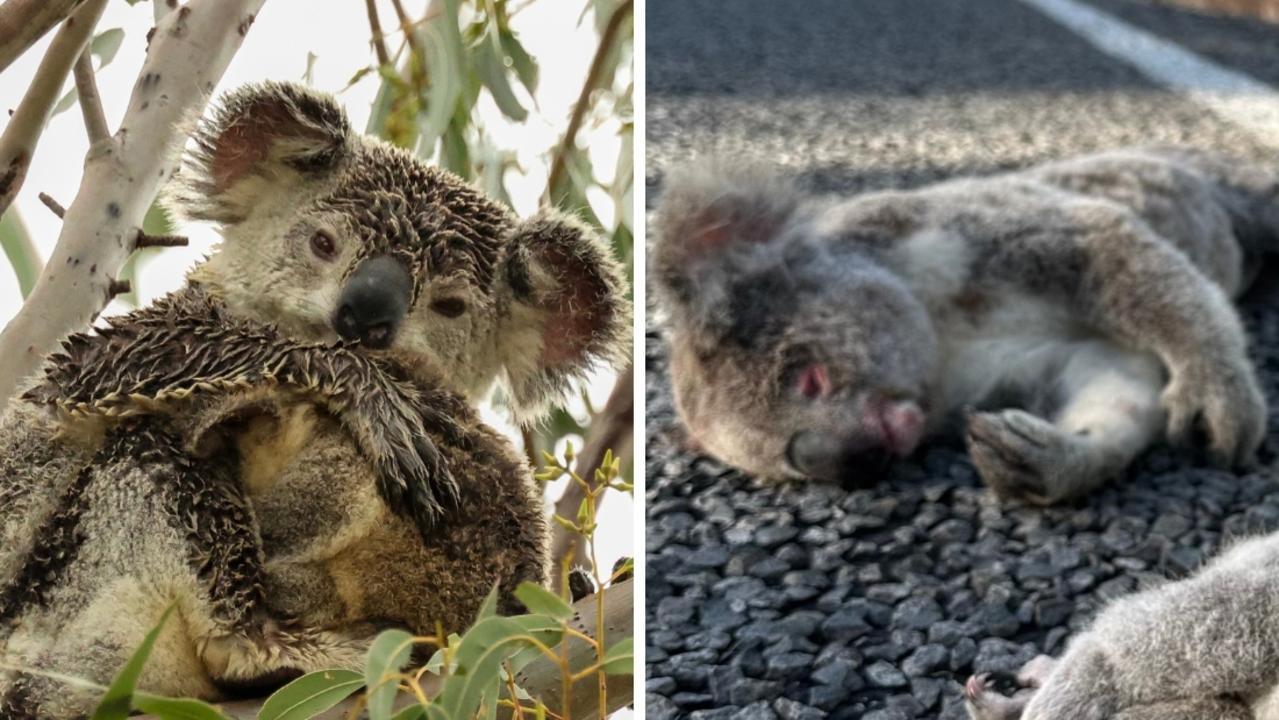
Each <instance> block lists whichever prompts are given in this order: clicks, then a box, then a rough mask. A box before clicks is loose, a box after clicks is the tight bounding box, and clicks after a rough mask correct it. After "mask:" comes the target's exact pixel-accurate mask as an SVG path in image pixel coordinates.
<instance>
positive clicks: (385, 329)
mask: <svg viewBox="0 0 1279 720" xmlns="http://www.w3.org/2000/svg"><path fill="white" fill-rule="evenodd" d="M197 142H198V145H199V148H200V150H199V152H198V153H197V154H196V156H195V157H194V158H193V160H194V162H193V165H192V167H191V168H190V169H189V170H188V171H187V172H185V173H184V174H183V177H184V187H183V189H182V191H180V194H179V196H178V198H177V199H178V208H179V209H180V210H182V211H184V212H185V213H187V214H188V215H190V216H192V217H194V218H196V219H202V220H208V221H212V222H217V223H219V224H220V225H221V226H222V231H223V235H224V237H225V241H224V242H223V244H222V245H221V246H220V247H219V248H218V249H217V251H216V252H215V253H214V254H213V255H212V256H211V257H210V258H209V259H208V260H207V261H206V262H205V263H203V264H202V265H200V266H199V267H198V268H197V269H196V270H195V271H193V273H192V276H191V282H190V285H189V287H188V288H186V289H184V290H181V291H179V292H177V293H175V294H173V295H171V296H169V297H168V298H165V299H163V300H161V301H160V302H158V303H157V304H156V305H154V306H153V307H150V308H146V309H143V310H140V311H137V312H135V313H133V314H130V315H129V316H126V317H124V318H120V319H116V320H115V321H114V322H113V324H114V327H113V328H108V329H104V330H102V331H99V332H97V333H95V334H90V335H83V336H76V337H74V338H72V339H71V340H70V341H69V342H68V344H67V345H66V348H65V352H64V353H62V354H60V355H56V356H54V357H53V358H52V359H51V361H50V364H49V366H48V368H47V370H46V375H45V377H44V378H42V379H41V380H40V381H38V384H37V385H36V386H34V387H33V388H31V389H30V390H29V391H28V392H27V394H26V395H25V397H24V398H23V399H21V400H14V401H12V402H11V403H10V404H9V406H8V408H7V410H6V412H5V414H4V416H3V417H0V429H3V432H0V655H3V656H6V657H5V660H6V662H14V661H20V662H21V663H22V664H23V665H26V666H34V667H36V668H40V669H44V670H53V671H58V672H64V673H69V674H73V675H80V676H82V677H87V678H88V679H91V680H95V681H97V682H105V681H106V680H109V678H110V677H111V675H112V674H113V673H114V672H115V670H116V669H117V668H118V667H119V665H120V663H121V662H122V661H123V659H124V658H125V657H127V655H128V653H130V652H132V650H133V649H134V648H136V647H137V645H138V643H139V642H141V640H142V637H143V635H144V634H145V632H146V630H147V629H149V628H150V627H151V626H153V625H154V624H155V623H156V622H157V621H158V619H159V614H160V610H161V609H162V608H164V607H166V606H167V605H168V604H169V603H171V602H174V601H177V603H178V612H177V613H176V615H175V617H174V618H173V619H171V621H170V624H169V629H168V630H166V635H165V639H163V640H162V641H161V645H162V647H161V648H159V649H157V654H156V657H155V658H154V659H153V661H152V663H151V664H150V665H149V666H148V671H147V674H146V675H144V678H143V687H144V688H145V689H149V690H152V691H154V692H160V693H185V694H194V695H197V696H202V697H218V696H219V695H220V694H221V690H220V689H219V688H239V687H246V686H254V685H270V684H274V683H276V682H278V680H279V679H280V678H281V677H286V676H288V675H291V674H295V673H296V672H298V671H304V670H308V669H314V668H316V667H323V666H333V665H350V664H351V663H352V662H356V661H358V660H359V658H360V657H361V655H362V652H363V648H364V644H365V643H366V642H367V640H368V638H369V637H371V632H372V631H373V630H374V629H376V628H377V627H379V626H382V625H385V624H387V623H391V624H399V625H406V626H409V627H412V628H415V629H419V630H424V629H431V628H433V622H434V621H436V620H438V621H441V622H444V623H446V625H448V626H452V627H453V628H454V629H461V627H462V626H463V625H464V624H465V623H466V622H468V621H469V618H470V617H471V615H472V614H473V613H474V610H475V607H476V606H477V604H478V601H479V599H480V598H482V597H483V596H484V595H485V594H486V593H487V592H488V591H489V590H490V589H491V588H492V587H493V585H494V582H495V581H498V580H500V581H501V582H500V587H501V588H502V589H503V590H504V591H506V592H509V590H510V589H512V588H513V587H514V585H515V584H516V583H518V582H519V581H520V580H522V579H532V580H540V579H542V578H543V577H544V573H545V568H544V561H545V552H546V549H545V542H544V540H545V524H544V519H543V518H542V517H541V514H542V511H541V506H540V502H541V500H540V497H539V496H538V495H537V493H535V492H534V491H533V490H532V489H531V488H530V487H529V481H528V469H527V468H526V467H524V466H523V463H522V462H520V461H518V459H516V458H514V456H513V455H512V454H511V451H510V449H509V447H508V446H507V445H506V443H505V442H504V441H502V440H501V439H500V438H499V437H497V436H495V435H493V434H492V433H491V432H490V431H488V430H487V429H485V428H483V426H482V425H479V424H478V421H477V420H476V418H475V416H474V414H473V413H472V412H471V410H470V409H469V406H468V401H473V400H478V399H480V398H481V397H482V396H483V395H484V394H485V393H486V392H487V390H488V388H489V386H490V385H491V384H492V383H493V382H494V381H495V380H497V379H500V380H501V381H502V382H503V384H504V386H505V388H506V390H507V395H508V397H509V399H510V402H511V404H512V405H513V406H514V408H515V410H516V412H517V414H518V415H519V416H520V417H521V418H524V419H531V418H534V417H536V416H537V415H538V413H539V412H541V410H542V409H543V408H544V407H545V406H546V405H547V404H548V403H549V402H552V401H554V400H555V399H556V398H558V397H559V396H560V395H562V394H563V393H564V392H565V391H566V390H567V389H568V388H570V387H572V386H573V384H574V383H575V381H576V380H577V379H579V378H580V377H581V376H582V375H583V374H584V373H585V372H586V371H587V370H588V369H589V368H590V367H592V366H593V365H595V364H597V363H601V362H610V361H613V360H615V359H617V358H619V357H621V356H622V354H623V352H624V347H625V339H626V337H627V335H628V325H629V308H628V304H627V302H626V299H625V291H624V288H623V283H622V281H621V279H620V274H619V271H618V268H617V264H616V262H615V261H614V260H613V259H612V258H611V256H610V253H609V251H608V249H607V247H605V246H604V245H603V243H602V242H601V241H599V240H598V238H596V237H595V236H594V235H593V234H592V233H590V232H589V231H587V230H585V229H584V228H583V227H581V226H580V225H579V224H577V223H576V222H574V221H572V220H569V219H567V218H564V217H561V216H559V215H557V214H555V213H553V212H544V213H540V214H539V215H538V216H537V217H535V218H533V219H530V220H526V221H521V220H519V219H518V218H516V217H514V216H513V215H512V214H511V213H510V212H509V211H508V210H506V209H505V208H503V207H502V206H501V205H499V204H497V203H495V202H492V201H490V200H488V199H487V198H485V197H484V196H483V195H481V194H480V193H478V192H476V191H475V190H474V189H473V188H471V187H469V186H467V185H466V184H465V183H463V182H462V181H460V180H459V179H458V178H456V177H453V176H451V175H449V174H447V173H443V172H440V171H437V170H435V169H432V168H429V167H427V166H425V165H424V164H422V163H420V162H419V161H417V160H416V159H415V158H413V157H412V156H411V155H410V154H408V153H405V152H402V151H399V150H396V149H393V148H390V147H389V146H386V145H384V144H382V143H380V142H377V141H375V140H372V139H368V138H362V137H360V136H358V135H355V134H353V133H352V132H351V130H350V128H349V125H348V123H347V120H346V117H345V115H344V114H343V113H342V111H341V109H340V108H339V107H338V106H337V105H336V104H335V103H334V102H333V101H332V99H331V98H328V97H326V96H322V95H319V94H316V93H313V92H311V91H309V90H306V89H304V88H301V87H298V86H293V85H283V84H268V85H264V86H258V87H251V88H247V89H244V90H241V91H238V92H236V93H233V94H231V95H230V96H228V97H227V98H226V99H224V101H223V107H222V109H221V111H220V112H219V113H218V114H217V115H216V116H215V117H214V118H213V119H212V120H211V121H209V122H208V123H206V124H205V125H204V126H203V127H202V128H201V129H200V132H199V133H198V134H197ZM344 343H345V344H344ZM450 465H452V466H453V467H452V469H451V470H450V469H449V468H450ZM400 583H403V585H400ZM506 607H508V608H509V607H510V606H509V600H508V604H507V606H506ZM85 702H87V700H86V698H85V697H84V696H83V695H77V694H68V693H67V692H66V691H65V688H62V687H61V686H57V685H56V684H50V683H49V682H47V681H45V680H42V679H39V678H37V677H35V676H32V675H14V674H12V673H6V672H0V716H3V717H5V718H24V717H39V718H59V717H75V716H76V715H77V714H79V713H82V712H83V711H84V710H85V707H84V703H85Z"/></svg>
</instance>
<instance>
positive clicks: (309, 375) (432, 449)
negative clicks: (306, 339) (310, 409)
mask: <svg viewBox="0 0 1279 720" xmlns="http://www.w3.org/2000/svg"><path fill="white" fill-rule="evenodd" d="M111 323H112V324H111V326H110V327H108V328H104V329H101V330H99V331H98V332H97V333H96V334H94V335H88V334H78V335H74V336H72V337H71V338H69V339H68V340H67V341H66V343H64V352H62V353H59V354H56V355H54V356H53V357H52V358H51V359H50V361H49V363H48V365H47V367H46V371H45V375H44V377H43V379H42V381H41V382H40V383H39V384H37V385H36V386H35V387H33V388H32V389H31V390H30V391H28V392H27V393H26V395H25V398H26V399H28V400H31V401H34V402H38V403H43V404H47V405H53V406H56V407H58V408H59V409H61V410H63V411H64V412H65V413H66V414H67V415H68V416H70V417H72V418H74V417H77V416H90V417H93V416H98V417H101V416H107V417H127V416H131V415H139V414H164V413H167V412H171V411H172V410H173V409H174V408H176V407H178V406H180V405H181V404H182V402H183V401H184V400H187V399H188V398H191V397H193V396H194V395H199V394H212V393H221V392H229V391H238V390H248V389H254V388H260V387H275V388H280V389H284V390H286V391H289V392H292V393H296V394H297V395H298V396H300V397H301V398H303V399H306V400H308V401H311V402H315V403H316V404H318V405H320V406H321V407H323V408H325V409H326V410H327V411H329V412H330V413H332V414H333V415H334V416H335V417H337V418H338V420H339V421H340V422H341V423H342V424H343V426H344V427H345V428H346V429H347V430H348V431H349V432H350V433H351V434H352V436H353V437H354V439H355V441H356V443H357V445H358V446H359V447H360V449H361V451H362V452H363V453H364V454H365V455H367V456H368V457H369V459H370V460H371V461H372V463H373V464H374V467H375V468H376V472H377V477H378V491H379V494H380V495H381V496H382V498H383V499H384V500H385V501H386V502H387V504H388V505H389V506H390V507H391V508H392V509H393V510H394V511H395V512H397V513H399V514H402V515H405V516H407V517H410V518H411V519H412V520H413V521H414V522H415V523H416V524H417V526H418V528H419V529H420V530H421V531H422V532H423V533H424V534H425V533H427V532H429V531H430V529H431V528H432V527H433V526H434V524H435V522H436V521H437V520H438V519H439V517H440V516H441V515H442V514H443V513H444V512H445V510H446V508H448V507H452V506H455V505H456V504H457V494H458V487H457V483H456V481H455V480H454V478H453V476H452V474H451V473H450V471H449V468H448V466H447V463H445V461H444V459H443V457H442V456H441V454H440V452H439V450H438V448H436V446H435V444H434V442H433V441H432V440H431V435H430V434H429V432H428V430H429V431H434V432H436V433H439V434H441V435H442V436H444V437H447V438H452V437H458V438H460V437H462V436H463V435H464V433H463V432H462V430H461V429H460V428H459V427H458V426H457V425H456V423H455V422H454V421H453V420H452V418H451V416H450V415H449V414H448V413H447V412H444V411H443V410H442V409H441V406H440V405H439V404H438V403H434V402H429V400H430V398H428V397H425V396H424V395H423V393H421V392H419V390H417V389H416V388H415V387H414V386H413V385H412V384H410V383H408V382H406V381H405V380H403V379H401V378H399V377H397V376H396V371H395V368H394V367H392V366H391V365H389V364H383V363H380V362H379V361H377V360H375V359H374V358H372V357H370V356H367V355H364V354H360V353H357V352H354V351H352V350H350V349H347V348H344V347H340V346H324V345H317V344H306V343H298V342H294V341H291V340H289V339H288V338H285V337H283V336H281V335H280V334H279V333H278V332H276V331H275V329H274V328H272V327H264V326H261V325H257V324H252V323H247V322H245V321H243V320H241V319H238V318H233V317H230V316H229V315H227V314H226V313H225V310H224V309H223V307H222V306H221V305H220V304H219V303H218V302H217V301H216V300H213V299H211V298H209V297H208V296H207V295H204V294H203V293H201V292H199V291H197V290H187V291H183V292H180V293H177V294H175V295H172V296H169V297H168V298H165V299H163V300H160V301H158V302H157V303H156V304H155V305H153V306H152V307H150V308H147V309H144V310H140V311H138V312H135V313H131V314H130V315H127V316H124V317H122V318H116V319H114V320H112V321H111Z"/></svg>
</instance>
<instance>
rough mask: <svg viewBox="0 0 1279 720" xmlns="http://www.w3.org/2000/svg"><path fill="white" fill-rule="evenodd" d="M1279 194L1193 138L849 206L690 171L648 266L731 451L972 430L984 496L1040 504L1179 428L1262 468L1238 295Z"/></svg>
mask: <svg viewBox="0 0 1279 720" xmlns="http://www.w3.org/2000/svg"><path fill="white" fill-rule="evenodd" d="M1277 181H1279V177H1277V176H1276V174H1275V173H1272V172H1268V171H1265V170H1262V169H1259V168H1256V167H1251V166H1248V165H1247V164H1244V163H1237V162H1234V161H1233V160H1229V159H1226V158H1221V157H1218V156H1216V155H1213V154H1211V153H1207V152H1200V151H1195V150H1190V149H1177V148H1169V149H1150V150H1124V151H1113V152H1107V153H1104V154H1099V155H1095V156H1089V157H1083V158H1078V159H1073V160H1067V161H1062V162H1056V163H1052V164H1048V165H1044V166H1041V167H1038V168H1034V169H1030V170H1026V171H1022V172H1015V173H1011V174H1005V175H999V176H995V177H990V178H981V179H961V180H955V181H950V182H945V183H941V184H937V185H934V186H931V187H925V188H922V189H917V190H911V191H887V192H875V193H869V194H865V195H861V196H857V197H854V198H851V199H847V200H842V201H838V202H826V201H820V200H817V199H814V198H809V197H806V196H804V195H803V194H802V193H800V192H799V191H797V190H796V189H795V188H794V187H792V186H790V185H789V184H787V183H785V182H783V181H780V180H777V179H775V178H771V177H769V176H767V175H766V174H762V173H759V172H757V171H755V170H752V169H750V168H734V167H732V166H726V165H723V164H719V165H717V164H715V163H710V164H709V166H708V167H703V168H701V169H690V170H687V171H684V172H676V173H673V174H672V175H671V176H670V178H669V180H668V181H667V183H666V187H665V188H664V190H663V193H662V197H661V199H660V205H659V207H658V210H657V219H656V228H657V235H658V236H657V238H656V241H655V247H654V253H653V258H654V263H653V267H654V275H655V277H656V290H657V293H658V295H659V296H660V297H659V300H660V301H661V304H662V306H663V308H664V309H665V311H666V315H667V317H668V321H667V326H668V334H669V338H670V344H671V360H670V363H671V376H672V381H673V385H674V392H675V400H676V404H677V407H678V409H679V412H680V415H681V417H682V419H683V421H684V423H685V424H686V426H687V427H688V429H689V431H690V435H691V439H692V441H693V442H694V444H696V445H699V446H700V447H702V448H704V449H706V450H707V451H709V452H710V453H711V454H713V455H715V456H717V457H719V458H720V459H722V460H724V461H725V462H728V463H730V464H733V465H736V466H738V467H741V468H743V469H745V470H747V471H750V472H752V473H756V474H759V475H763V476H770V477H776V478H819V479H827V480H845V479H848V478H849V477H850V476H851V477H856V476H859V475H863V474H865V473H866V471H867V470H868V469H870V468H874V467H877V466H879V465H881V464H882V463H883V462H885V461H886V460H888V459H890V458H892V457H902V456H906V455H910V454H911V453H912V452H913V451H914V450H915V448H916V447H917V446H918V445H919V443H920V442H921V441H922V440H924V439H925V438H927V437H929V436H930V435H933V434H935V433H939V432H946V431H953V430H955V429H959V426H960V425H962V426H963V428H962V429H963V431H964V432H965V434H966V438H967V442H968V447H969V450H970V453H971V456H972V459H973V462H974V463H975V464H976V466H977V468H978V470H979V472H980V474H981V476H982V478H983V479H984V480H985V482H986V483H987V484H988V485H990V486H991V487H992V488H993V489H994V490H995V491H996V492H997V493H999V494H1000V495H1002V496H1009V497H1019V498H1023V499H1026V500H1029V501H1032V502H1037V503H1044V504H1047V503H1053V502H1057V501H1060V500H1064V499H1066V498H1070V497H1072V496H1077V495H1080V494H1082V493H1085V492H1087V491H1089V490H1091V489H1092V488H1094V487H1096V486H1097V485H1098V484H1100V483H1101V482H1103V481H1104V480H1106V479H1107V478H1111V477H1113V476H1115V475H1117V474H1118V473H1120V472H1121V471H1122V470H1123V469H1124V468H1125V467H1126V466H1127V465H1128V464H1129V462H1131V461H1132V459H1133V458H1134V457H1135V456H1136V455H1137V454H1138V453H1139V452H1140V451H1141V450H1142V449H1144V448H1145V447H1147V446H1148V445H1150V444H1151V443H1152V442H1154V441H1156V440H1158V439H1159V438H1160V437H1162V436H1164V435H1165V434H1167V435H1168V436H1170V437H1171V438H1172V439H1174V440H1181V439H1184V438H1187V437H1188V436H1189V435H1190V434H1192V432H1193V431H1196V430H1199V429H1202V430H1203V431H1205V432H1206V436H1207V440H1208V444H1209V449H1210V451H1211V454H1212V456H1213V457H1214V458H1215V459H1216V460H1217V461H1219V462H1220V463H1222V464H1223V465H1234V464H1243V463H1246V462H1248V461H1249V460H1250V459H1251V458H1252V457H1253V454H1254V452H1255V451H1256V449H1257V447H1258V446H1259V444H1260V442H1261V440H1262V438H1263V436H1264V431H1265V422H1266V406H1265V401H1264V398H1263V397H1262V394H1261V391H1260V389H1259V386H1258V383H1257V380H1256V376H1255V374H1254V371H1253V368H1252V366H1251V364H1250V362H1249V359H1248V356H1247V353H1246V338H1245V335H1244V332H1243V330H1242V327H1241V324H1240V321H1239V318H1238V316H1237V314H1236V311H1235V309H1234V307H1233V306H1232V304H1231V301H1230V299H1231V298H1232V297H1234V296H1237V295H1238V294H1239V293H1240V292H1242V290H1243V289H1244V288H1245V287H1246V286H1247V285H1248V284H1249V282H1250V281H1251V279H1252V278H1253V277H1254V274H1255V271H1256V264H1257V261H1258V258H1259V256H1260V255H1262V254H1263V253H1266V252H1269V251H1272V250H1279V203H1276V197H1277V196H1279V184H1277Z"/></svg>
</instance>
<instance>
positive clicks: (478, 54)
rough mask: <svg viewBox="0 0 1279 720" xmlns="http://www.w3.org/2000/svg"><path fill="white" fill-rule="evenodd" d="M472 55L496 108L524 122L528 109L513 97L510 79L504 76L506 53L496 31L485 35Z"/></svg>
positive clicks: (517, 120) (511, 117) (477, 70)
mask: <svg viewBox="0 0 1279 720" xmlns="http://www.w3.org/2000/svg"><path fill="white" fill-rule="evenodd" d="M473 57H474V58H475V70H476V72H477V73H479V77H480V80H481V81H482V82H483V83H484V87H486V88H488V89H489V94H490V95H492V96H493V100H494V101H495V102H497V107H498V109H499V110H501V111H502V114H503V115H505V116H507V117H508V118H510V119H512V120H514V121H516V122H524V120H526V119H527V118H528V110H525V109H524V106H523V105H521V104H520V101H519V100H518V99H517V98H516V97H515V91H514V90H513V89H512V88H511V81H510V80H509V79H508V78H507V76H506V54H505V52H504V51H503V50H502V42H501V40H500V39H499V38H498V36H497V33H496V32H489V33H488V34H487V35H485V42H484V43H483V44H482V45H480V46H479V47H477V48H476V49H475V54H474V56H473Z"/></svg>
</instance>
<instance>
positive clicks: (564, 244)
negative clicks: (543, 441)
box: [502, 210, 631, 421]
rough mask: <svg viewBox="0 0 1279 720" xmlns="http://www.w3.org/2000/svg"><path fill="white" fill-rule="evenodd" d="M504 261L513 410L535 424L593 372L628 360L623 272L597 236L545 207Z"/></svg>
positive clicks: (521, 230) (522, 227)
mask: <svg viewBox="0 0 1279 720" xmlns="http://www.w3.org/2000/svg"><path fill="white" fill-rule="evenodd" d="M508 253H509V254H508V256H507V259H506V279H507V281H508V282H509V283H510V286H511V290H512V295H513V298H514V302H513V307H512V311H511V313H510V316H509V319H508V321H507V322H508V327H507V328H506V330H505V332H504V333H503V340H502V342H503V350H504V352H503V365H504V366H505V368H506V381H507V390H508V395H509V398H510V403H511V407H512V408H513V410H514V411H515V415H516V417H517V418H518V419H519V420H521V421H531V420H533V419H535V418H537V417H538V416H539V415H541V414H542V413H543V412H545V410H546V409H547V407H548V406H549V405H551V404H553V403H555V402H557V401H559V400H561V399H563V397H564V396H565V394H566V393H567V392H568V391H569V390H570V389H572V387H573V385H574V384H575V383H576V382H578V381H580V380H581V379H582V378H583V377H584V376H585V375H586V374H587V373H588V372H589V371H590V370H591V369H592V368H594V367H596V366H599V365H612V366H618V365H620V364H621V363H622V362H624V361H625V359H626V358H627V357H628V356H629V346H630V336H631V303H630V300H629V299H627V297H626V281H625V280H624V279H623V278H624V275H623V273H622V268H621V266H620V265H619V264H618V262H617V261H616V260H615V259H613V254H612V252H611V250H610V249H609V248H608V246H607V245H605V244H604V242H603V241H602V240H601V239H600V238H599V237H598V236H597V235H596V233H595V232H594V231H593V230H591V229H590V228H588V227H587V226H585V225H584V224H582V223H581V222H578V221H577V220H574V219H571V218H569V217H567V216H565V215H563V214H561V213H559V212H556V211H551V210H544V211H542V212H540V213H538V214H537V215H536V216H534V217H533V218H531V219H529V220H526V221H524V222H522V223H520V224H519V226H517V227H516V229H515V232H514V235H513V236H512V238H511V241H510V245H509V249H508Z"/></svg>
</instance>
